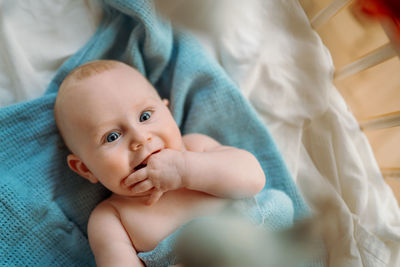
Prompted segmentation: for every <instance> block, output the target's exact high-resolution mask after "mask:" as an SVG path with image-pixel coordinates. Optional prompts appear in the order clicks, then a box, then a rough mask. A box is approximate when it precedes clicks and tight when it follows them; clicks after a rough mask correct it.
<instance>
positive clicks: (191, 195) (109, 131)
mask: <svg viewBox="0 0 400 267" xmlns="http://www.w3.org/2000/svg"><path fill="white" fill-rule="evenodd" d="M54 113H55V119H56V123H57V127H58V129H59V131H60V133H61V135H62V137H63V139H64V142H65V144H66V145H67V147H68V148H69V150H70V151H71V154H69V155H68V157H67V163H68V166H69V167H70V168H71V169H72V170H73V171H75V172H76V173H78V174H79V175H80V176H82V177H84V178H86V179H88V180H89V181H90V182H92V183H97V182H100V183H102V184H103V185H104V186H105V187H106V188H107V189H109V190H110V191H112V192H113V194H112V195H111V196H110V197H109V198H108V199H106V200H104V201H103V202H101V203H100V204H99V205H98V206H97V207H96V208H95V209H94V211H93V212H92V214H91V216H90V219H89V223H88V236H89V242H90V246H91V248H92V251H93V253H94V255H95V259H96V263H97V265H98V266H144V264H143V262H142V261H141V260H140V258H139V257H138V256H137V253H139V252H146V251H151V250H152V249H154V248H155V247H156V246H157V244H158V243H159V242H160V241H162V240H163V239H164V238H166V237H167V236H168V235H170V234H171V233H172V232H174V231H175V230H176V229H178V228H179V227H180V226H182V225H183V224H185V223H187V222H188V221H191V220H193V219H194V218H197V217H199V216H204V215H212V214H217V213H219V212H221V211H222V210H223V209H224V208H225V207H226V206H227V205H228V204H229V203H230V200H231V199H241V198H246V197H251V196H253V195H255V194H257V193H258V192H259V191H261V189H262V188H263V187H264V183H265V176H264V173H263V171H262V168H261V166H260V164H259V162H258V161H257V159H256V158H255V157H254V156H253V155H252V154H251V153H249V152H247V151H245V150H241V149H238V148H234V147H229V146H224V145H221V144H220V143H218V142H217V141H216V140H214V139H212V138H210V137H208V136H205V135H202V134H187V135H184V136H182V135H181V133H180V131H179V128H178V126H177V124H176V122H175V121H174V119H173V117H172V115H171V113H170V111H169V109H168V100H166V99H161V98H160V96H159V95H158V93H157V91H156V90H155V89H154V88H153V87H152V85H151V84H150V83H149V82H148V81H147V80H146V79H145V78H144V77H143V76H142V75H141V74H140V73H139V72H138V71H136V70H135V69H134V68H132V67H130V66H128V65H126V64H124V63H122V62H118V61H112V60H99V61H93V62H90V63H87V64H84V65H82V66H80V67H78V68H77V69H75V70H73V71H72V72H71V73H70V74H69V75H68V76H67V78H66V79H65V80H64V81H63V83H62V85H61V87H60V90H59V93H58V96H57V99H56V103H55V108H54Z"/></svg>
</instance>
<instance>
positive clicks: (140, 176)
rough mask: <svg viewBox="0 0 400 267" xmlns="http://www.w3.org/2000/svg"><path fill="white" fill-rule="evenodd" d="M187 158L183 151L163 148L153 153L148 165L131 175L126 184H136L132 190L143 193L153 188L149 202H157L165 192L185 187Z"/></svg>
mask: <svg viewBox="0 0 400 267" xmlns="http://www.w3.org/2000/svg"><path fill="white" fill-rule="evenodd" d="M184 167H185V160H184V157H183V153H182V152H180V151H176V150H172V149H163V150H161V151H160V152H158V153H156V154H153V155H151V156H150V158H149V159H148V161H147V166H146V167H144V168H141V169H139V170H137V171H135V172H134V173H132V174H131V175H129V176H128V177H127V178H126V180H125V184H126V185H127V186H131V185H134V186H133V187H132V189H131V190H132V192H134V193H142V192H146V191H148V190H150V189H152V188H153V192H152V193H151V195H150V197H149V200H148V201H147V204H149V205H151V204H154V203H155V202H157V201H158V200H159V199H160V197H161V196H162V195H163V193H164V192H166V191H170V190H175V189H179V188H182V187H184V183H183V170H184Z"/></svg>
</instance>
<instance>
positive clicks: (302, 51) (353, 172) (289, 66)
mask: <svg viewBox="0 0 400 267" xmlns="http://www.w3.org/2000/svg"><path fill="white" fill-rule="evenodd" d="M159 1H162V2H163V3H164V5H163V7H161V9H162V10H166V9H168V13H169V14H172V15H174V14H175V15H176V14H185V16H180V20H181V21H186V22H187V21H188V19H189V20H190V23H189V24H190V27H191V29H192V30H193V33H194V34H195V35H196V36H197V37H198V38H199V40H200V41H201V42H202V43H203V44H204V45H205V46H206V47H207V49H208V50H209V51H210V53H211V54H212V55H214V56H215V57H216V58H217V59H218V60H219V61H220V62H221V64H222V65H223V67H224V68H225V69H226V70H227V72H228V73H229V74H230V75H231V77H232V78H233V79H234V80H235V81H236V82H237V84H238V85H240V88H241V90H242V92H243V94H244V95H245V96H246V97H247V98H248V99H249V100H250V102H251V103H252V104H253V106H254V107H255V108H256V110H257V112H258V113H259V114H260V116H261V118H262V119H263V121H264V122H265V123H266V124H267V126H268V128H269V129H270V131H271V133H272V135H273V136H274V137H275V140H276V142H277V144H278V146H279V148H280V149H281V151H282V153H283V155H284V158H285V160H286V163H287V165H288V167H289V169H290V171H291V173H292V174H293V177H294V178H295V179H296V182H297V184H298V185H299V187H300V189H301V191H302V192H303V194H304V196H305V198H306V200H307V201H308V203H309V204H310V206H311V207H312V208H313V209H315V210H316V211H325V214H327V215H329V216H328V217H327V219H328V220H327V223H326V224H324V227H325V228H324V229H325V231H324V238H325V241H326V246H327V248H328V256H329V258H328V260H329V266H341V267H342V266H400V210H399V207H398V204H397V202H396V200H395V198H394V196H393V194H392V192H391V190H390V188H389V187H388V186H387V185H386V184H385V183H384V181H383V179H382V177H381V175H380V173H379V169H378V166H377V164H376V161H375V159H374V157H373V154H372V152H371V149H370V146H369V144H368V142H367V140H366V138H365V136H364V135H363V133H362V132H361V131H360V130H359V128H358V125H357V122H356V121H355V119H354V117H353V116H352V115H351V113H350V112H349V111H348V108H347V106H346V104H345V102H344V101H343V99H342V97H341V96H340V94H339V93H338V92H337V90H336V88H334V86H333V85H332V81H331V76H332V75H331V74H332V71H333V65H332V61H331V58H330V55H329V52H328V51H327V49H326V48H325V47H324V46H323V44H322V42H321V40H320V39H319V37H318V36H317V34H316V33H315V32H314V31H312V30H311V28H310V26H309V23H308V21H307V18H306V16H305V14H304V13H303V11H302V9H301V7H300V5H299V4H298V3H297V1H295V0H279V1H278V0H276V1H262V0H251V1H250V0H249V1H240V0H236V1H234V0H219V1H212V0H207V1H205V0H204V1H203V2H201V6H200V7H199V3H198V2H199V1H197V3H196V2H193V1H188V0H187V1H184V2H183V1H180V0H159ZM182 3H184V5H183V6H182V5H181V4H182ZM199 8H200V9H199ZM182 9H184V10H185V11H184V12H182ZM0 12H1V14H0V15H1V16H0V45H1V48H2V50H1V54H0V56H1V57H0V106H5V105H9V104H11V103H15V102H18V101H23V100H27V99H32V98H35V97H37V96H39V95H40V94H42V92H43V91H44V90H45V89H46V87H47V84H48V83H49V81H50V79H51V77H52V75H53V74H54V72H55V70H56V69H57V68H58V67H59V66H60V64H61V63H62V62H63V61H64V60H65V59H66V58H67V57H68V56H69V55H71V54H72V53H74V52H75V51H76V50H77V49H78V48H79V47H81V45H83V44H84V43H85V42H86V40H88V38H89V37H90V36H91V35H92V34H93V32H94V30H95V28H96V25H97V23H98V18H99V16H100V14H99V9H98V7H97V6H96V5H95V4H94V3H92V2H91V1H82V2H81V1H74V0H64V1H54V0H41V1H38V0H32V1H22V0H18V1H1V0H0ZM204 14H210V15H212V17H211V18H209V19H207V20H202V19H201V16H202V15H204ZM77 25H79V26H77ZM326 200H329V202H327V201H326ZM327 211H328V212H327Z"/></svg>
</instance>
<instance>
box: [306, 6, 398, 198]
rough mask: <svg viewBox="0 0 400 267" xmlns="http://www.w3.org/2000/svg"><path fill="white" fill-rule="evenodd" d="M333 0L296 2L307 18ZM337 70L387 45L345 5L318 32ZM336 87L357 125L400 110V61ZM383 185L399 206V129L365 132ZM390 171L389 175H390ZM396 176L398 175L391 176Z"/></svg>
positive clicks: (372, 25) (378, 31)
mask: <svg viewBox="0 0 400 267" xmlns="http://www.w3.org/2000/svg"><path fill="white" fill-rule="evenodd" d="M331 1H332V0H299V2H300V4H301V5H302V6H303V9H304V10H305V12H306V14H307V16H308V17H309V18H312V17H314V16H315V15H316V14H317V13H318V12H319V11H320V10H321V9H322V8H323V7H325V6H327V4H329V3H330V2H331ZM317 32H318V33H319V35H320V36H321V39H322V41H323V42H324V44H325V45H326V46H327V47H328V49H329V50H330V53H331V55H332V58H333V62H334V65H335V67H336V69H339V68H341V67H342V66H344V65H346V64H348V63H350V62H353V61H354V60H356V59H357V58H359V57H361V56H362V55H365V54H366V53H368V52H370V51H372V50H374V49H376V48H378V47H380V46H382V45H384V44H385V43H387V42H389V40H388V37H387V36H386V34H385V33H384V31H383V29H382V27H381V25H380V24H379V23H377V22H372V21H371V20H368V19H366V18H364V17H360V16H359V14H358V13H356V12H355V9H354V5H353V4H349V5H347V6H346V7H345V8H344V9H343V10H342V11H341V12H340V13H338V14H337V15H336V16H335V17H334V18H332V19H331V20H330V21H329V22H328V23H327V24H325V25H324V26H322V27H321V28H320V29H319V30H318V31H317ZM335 85H336V87H337V88H338V90H339V91H340V93H341V94H342V95H343V97H344V99H345V100H346V102H347V103H348V105H349V107H350V108H351V110H352V112H353V114H354V116H355V117H356V118H357V119H358V120H359V121H360V120H364V119H366V118H369V117H371V116H376V115H380V114H384V113H389V112H395V111H399V110H400V60H399V57H396V58H392V59H390V60H388V61H386V62H383V63H381V64H379V65H376V66H374V67H372V68H370V69H367V70H365V71H362V72H360V73H358V74H356V75H353V76H351V77H348V78H346V79H344V80H341V81H335ZM366 135H367V137H368V140H369V141H370V144H371V146H372V149H373V151H374V154H375V157H376V160H377V162H378V164H379V166H380V168H381V170H382V173H383V174H384V178H385V181H386V182H387V183H388V184H389V185H390V186H391V187H392V189H393V191H394V193H395V195H396V197H397V200H398V201H399V203H400V177H399V176H398V172H400V142H399V140H400V127H394V128H389V129H384V130H373V131H368V132H366ZM390 170H392V172H390ZM396 172H397V175H394V173H396Z"/></svg>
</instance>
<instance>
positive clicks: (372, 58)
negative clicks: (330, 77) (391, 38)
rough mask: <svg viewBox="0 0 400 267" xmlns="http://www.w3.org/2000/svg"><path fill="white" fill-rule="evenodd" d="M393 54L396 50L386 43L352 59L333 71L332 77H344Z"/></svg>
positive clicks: (395, 54) (384, 59)
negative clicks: (352, 60) (356, 58)
mask: <svg viewBox="0 0 400 267" xmlns="http://www.w3.org/2000/svg"><path fill="white" fill-rule="evenodd" d="M395 56H397V52H396V50H395V49H394V48H393V47H392V45H391V43H387V44H385V45H383V46H381V47H379V48H377V49H375V50H374V51H372V52H371V53H369V54H367V55H365V56H363V57H361V58H360V59H358V60H356V61H354V62H353V63H350V64H348V65H346V66H344V67H342V68H341V69H339V70H337V71H335V74H334V79H336V80H341V79H344V78H346V77H349V76H351V75H353V74H356V73H358V72H360V71H363V70H365V69H367V68H370V67H372V66H375V65H377V64H379V63H381V62H383V61H386V60H388V59H390V58H392V57H395Z"/></svg>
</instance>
